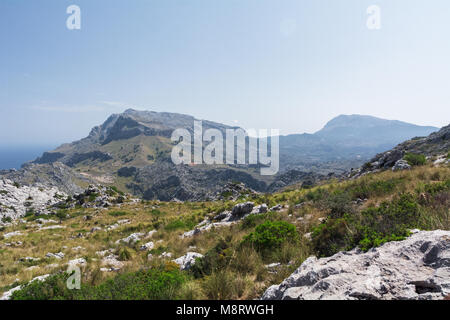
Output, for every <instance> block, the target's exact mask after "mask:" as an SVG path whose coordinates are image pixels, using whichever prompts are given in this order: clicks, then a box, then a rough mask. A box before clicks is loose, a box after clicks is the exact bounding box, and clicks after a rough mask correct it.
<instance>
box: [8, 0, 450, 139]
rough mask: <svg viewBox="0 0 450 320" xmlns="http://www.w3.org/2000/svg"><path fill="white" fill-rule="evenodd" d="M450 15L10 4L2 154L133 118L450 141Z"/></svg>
mask: <svg viewBox="0 0 450 320" xmlns="http://www.w3.org/2000/svg"><path fill="white" fill-rule="evenodd" d="M70 5H78V6H79V8H80V9H81V29H80V30H69V29H68V28H67V27H66V20H67V19H68V17H69V16H70V15H69V14H67V13H66V9H67V7H68V6H70ZM371 5H377V6H379V8H380V9H381V15H380V22H381V29H378V30H370V29H369V28H368V27H367V19H368V18H369V15H368V14H367V8H368V7H369V6H371ZM449 14H450V1H448V0H429V1H422V0H395V1H392V0H378V1H375V0H370V1H366V0H292V1H291V0H214V1H211V0H157V1H156V0H128V1H120V0H95V1H92V0H70V1H67V0H40V1H29V0H1V1H0V43H1V50H0V145H16V146H19V145H24V146H25V145H58V144H60V143H64V142H70V141H74V140H77V139H80V138H82V137H85V136H87V135H88V133H89V131H90V129H91V128H92V127H93V126H95V125H99V124H101V123H103V121H105V120H106V118H107V117H108V116H109V115H110V114H112V113H119V112H123V111H124V110H125V109H127V108H135V109H139V110H153V111H166V112H178V113H185V114H191V115H193V116H195V117H197V118H199V119H207V120H212V121H217V122H221V123H225V124H230V125H239V126H241V127H244V128H256V129H264V128H267V129H280V131H281V133H282V134H290V133H303V132H310V133H312V132H315V131H317V130H319V129H320V128H321V127H323V126H324V125H325V123H326V122H327V121H328V120H330V119H331V118H333V117H335V116H337V115H339V114H367V115H373V116H377V117H381V118H386V119H397V120H402V121H407V122H411V123H415V124H420V125H433V126H438V127H441V126H444V125H447V124H448V123H449V119H450V108H449V101H450V90H449V89H450V88H449V87H450V84H449V76H450V63H449V58H450V38H449V30H450V15H449Z"/></svg>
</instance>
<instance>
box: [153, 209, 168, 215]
mask: <svg viewBox="0 0 450 320" xmlns="http://www.w3.org/2000/svg"><path fill="white" fill-rule="evenodd" d="M150 214H151V215H152V216H155V217H159V216H163V215H165V213H164V212H162V211H160V210H158V209H152V211H150Z"/></svg>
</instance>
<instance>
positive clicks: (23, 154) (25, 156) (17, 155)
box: [0, 145, 55, 170]
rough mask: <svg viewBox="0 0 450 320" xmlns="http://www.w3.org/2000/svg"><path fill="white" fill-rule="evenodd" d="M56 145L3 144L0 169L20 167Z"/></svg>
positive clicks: (0, 150)
mask: <svg viewBox="0 0 450 320" xmlns="http://www.w3.org/2000/svg"><path fill="white" fill-rule="evenodd" d="M54 148H55V146H1V145H0V170H4V169H12V168H14V169H20V168H21V166H22V164H24V163H25V162H27V161H32V160H35V159H36V158H37V157H40V156H41V155H42V153H44V152H45V151H50V150H53V149H54Z"/></svg>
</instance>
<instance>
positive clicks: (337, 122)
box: [315, 115, 439, 147]
mask: <svg viewBox="0 0 450 320" xmlns="http://www.w3.org/2000/svg"><path fill="white" fill-rule="evenodd" d="M436 130H439V128H436V127H429V126H418V125H414V124H410V123H406V122H402V121H397V120H385V119H380V118H376V117H371V116H364V115H340V116H338V117H336V118H334V119H332V120H330V121H329V122H328V123H327V124H326V125H325V127H323V128H322V129H321V130H319V131H317V132H316V133H315V136H317V137H320V138H322V139H324V140H326V141H327V142H328V143H338V144H339V145H342V146H349V147H356V146H369V147H373V146H374V147H378V146H379V147H385V146H390V145H393V144H394V145H395V144H397V143H399V142H400V141H404V140H407V139H411V138H413V137H417V136H420V137H422V136H427V135H429V134H430V133H432V132H434V131H436Z"/></svg>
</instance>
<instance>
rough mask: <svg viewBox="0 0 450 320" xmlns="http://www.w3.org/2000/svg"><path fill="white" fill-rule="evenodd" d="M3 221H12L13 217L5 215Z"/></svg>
mask: <svg viewBox="0 0 450 320" xmlns="http://www.w3.org/2000/svg"><path fill="white" fill-rule="evenodd" d="M2 222H3V223H8V222H12V218H11V217H3V218H2Z"/></svg>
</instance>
